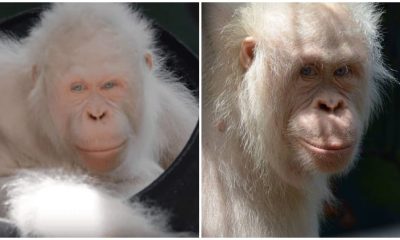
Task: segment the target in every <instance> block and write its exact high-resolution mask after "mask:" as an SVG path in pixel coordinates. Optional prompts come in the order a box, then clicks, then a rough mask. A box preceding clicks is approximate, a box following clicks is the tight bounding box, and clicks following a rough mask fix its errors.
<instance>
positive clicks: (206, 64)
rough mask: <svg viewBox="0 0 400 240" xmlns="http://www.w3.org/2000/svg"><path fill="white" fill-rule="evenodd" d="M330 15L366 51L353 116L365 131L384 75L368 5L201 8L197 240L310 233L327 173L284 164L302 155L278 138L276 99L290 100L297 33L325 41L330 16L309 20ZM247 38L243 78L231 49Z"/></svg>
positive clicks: (280, 124)
mask: <svg viewBox="0 0 400 240" xmlns="http://www.w3.org/2000/svg"><path fill="white" fill-rule="evenodd" d="M332 6H334V7H333V8H332ZM338 6H339V9H340V10H338V9H336V8H335V7H338ZM318 8H319V9H318ZM325 9H327V10H326V12H325ZM330 11H332V12H334V13H335V14H336V16H341V17H345V18H346V19H349V20H350V21H349V23H348V26H353V27H352V28H351V35H353V36H361V37H360V41H361V42H360V44H365V46H366V48H367V51H368V53H367V54H366V55H367V56H366V58H367V63H366V66H365V68H366V69H367V76H366V78H367V82H368V86H367V88H366V90H367V91H366V92H365V93H363V94H362V96H365V101H364V102H363V104H362V109H361V110H360V112H361V114H360V116H361V119H360V122H361V123H362V125H363V126H366V125H367V122H368V119H369V115H370V113H371V112H372V111H373V109H374V107H375V106H376V105H377V103H378V102H379V89H380V86H381V84H382V83H384V81H385V80H387V79H391V78H392V77H391V75H390V73H389V72H388V71H387V70H386V68H385V66H384V65H383V63H382V58H381V53H380V51H381V46H380V35H379V16H380V13H379V12H378V11H377V10H376V9H375V7H374V6H373V4H362V3H357V4H339V5H335V4H326V5H325V4H324V3H322V4H319V5H318V4H316V3H298V4H295V3H275V4H273V3H253V4H251V3H249V4H236V5H233V4H205V7H204V10H203V16H204V17H203V26H204V30H203V67H202V68H203V96H202V98H203V101H202V102H203V114H202V129H203V135H202V136H203V146H202V154H203V155H202V156H203V159H202V163H203V165H202V198H203V199H202V219H203V222H202V234H203V236H213V237H216V236H225V237H229V236H233V237H267V236H269V237H306V236H308V237H310V236H314V237H315V236H318V228H319V226H318V218H319V215H320V211H321V207H322V206H321V205H322V202H323V201H324V200H327V199H329V198H330V192H329V189H328V184H327V182H328V181H327V180H328V178H329V175H327V174H323V173H319V172H317V171H313V170H312V169H311V170H309V172H303V171H302V169H306V168H307V167H308V166H307V163H303V164H304V166H296V165H294V164H292V163H297V162H296V161H294V160H295V159H299V158H303V157H304V156H296V155H294V154H293V152H292V151H290V149H289V148H290V147H289V146H288V145H287V142H285V141H284V140H283V139H284V138H285V137H287V136H283V135H284V134H285V133H286V132H285V129H286V127H287V126H285V125H284V124H286V123H285V122H284V121H282V119H285V118H284V117H285V115H283V114H286V113H287V111H288V109H285V108H284V107H282V106H283V104H282V102H285V101H287V99H290V98H291V97H295V96H290V95H288V94H287V92H288V89H289V88H291V85H290V84H294V83H293V82H290V83H289V80H290V78H288V76H291V75H290V74H291V73H290V72H289V71H290V70H291V69H292V64H293V61H294V59H292V58H291V56H292V55H291V54H292V53H293V52H296V51H298V50H299V49H298V46H296V45H294V46H291V45H290V44H291V43H297V42H296V34H297V33H298V34H300V35H301V36H302V37H304V36H305V39H314V40H315V39H316V40H318V41H320V42H324V43H326V42H329V39H327V36H329V35H328V34H330V33H329V32H324V29H323V26H324V24H329V18H328V17H327V18H326V20H327V23H326V22H321V18H319V17H317V16H323V17H325V16H330V15H329V14H330ZM335 11H338V12H335ZM305 17H307V18H306V20H303V18H305ZM304 25H306V26H310V25H311V26H314V27H309V28H303V27H302V26H304ZM315 26H321V28H318V27H315ZM329 26H330V27H331V28H330V29H332V28H335V25H329ZM337 27H338V29H339V28H340V27H341V26H337ZM343 29H345V28H343ZM306 31H307V32H306ZM346 31H348V30H346ZM248 36H252V37H254V39H256V46H255V50H254V51H255V57H254V59H253V63H252V65H251V67H250V68H249V69H248V70H247V71H246V70H245V69H243V67H242V66H241V65H240V61H239V52H240V48H241V43H242V41H243V39H245V38H246V37H248ZM307 37H308V38H307ZM285 44H287V45H285ZM287 46H289V47H288V48H287ZM300 46H301V45H300ZM301 50H302V49H300V50H299V51H300V52H301ZM282 53H287V54H282ZM322 54H324V53H322ZM277 82H279V84H278V83H277ZM291 111H293V110H292V109H291ZM277 116H279V117H277ZM286 117H287V116H286ZM285 120H286V119H285ZM221 129H222V131H221ZM293 169H295V171H293ZM296 169H297V170H296Z"/></svg>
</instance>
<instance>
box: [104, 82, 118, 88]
mask: <svg viewBox="0 0 400 240" xmlns="http://www.w3.org/2000/svg"><path fill="white" fill-rule="evenodd" d="M115 85H116V84H115V82H106V83H105V84H104V85H103V87H102V88H103V89H111V88H113V87H115Z"/></svg>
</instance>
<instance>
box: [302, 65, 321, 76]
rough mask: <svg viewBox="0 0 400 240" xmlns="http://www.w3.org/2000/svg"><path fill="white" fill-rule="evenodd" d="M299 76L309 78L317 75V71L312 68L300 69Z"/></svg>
mask: <svg viewBox="0 0 400 240" xmlns="http://www.w3.org/2000/svg"><path fill="white" fill-rule="evenodd" d="M300 75H302V76H304V77H311V76H315V75H317V71H316V70H315V67H314V66H304V67H302V68H301V69H300Z"/></svg>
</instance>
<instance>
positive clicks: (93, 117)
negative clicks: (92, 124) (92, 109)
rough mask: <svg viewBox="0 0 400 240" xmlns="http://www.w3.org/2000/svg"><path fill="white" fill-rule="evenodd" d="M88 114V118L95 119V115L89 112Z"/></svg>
mask: <svg viewBox="0 0 400 240" xmlns="http://www.w3.org/2000/svg"><path fill="white" fill-rule="evenodd" d="M88 116H89V118H90V119H92V120H97V117H96V116H94V115H93V114H91V113H88Z"/></svg>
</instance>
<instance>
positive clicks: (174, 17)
mask: <svg viewBox="0 0 400 240" xmlns="http://www.w3.org/2000/svg"><path fill="white" fill-rule="evenodd" d="M46 5H47V4H46V3H1V5H0V19H3V18H7V17H10V16H13V15H15V14H18V13H21V12H23V11H25V10H28V9H32V8H36V7H41V6H46ZM133 5H134V6H136V7H137V8H138V9H140V10H141V12H142V13H144V14H145V15H146V16H148V18H149V19H152V20H153V21H154V22H156V23H157V24H159V25H160V26H161V27H163V28H164V29H165V30H167V31H169V32H171V33H172V34H173V35H175V37H176V38H177V39H179V40H180V41H182V42H183V43H184V44H185V45H186V46H188V47H189V48H190V49H191V50H192V51H193V52H194V53H195V54H196V55H198V52H199V47H198V46H199V4H198V3H137V4H133Z"/></svg>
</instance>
